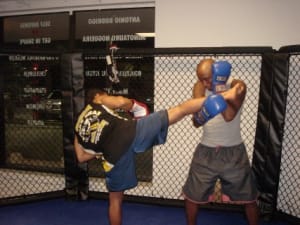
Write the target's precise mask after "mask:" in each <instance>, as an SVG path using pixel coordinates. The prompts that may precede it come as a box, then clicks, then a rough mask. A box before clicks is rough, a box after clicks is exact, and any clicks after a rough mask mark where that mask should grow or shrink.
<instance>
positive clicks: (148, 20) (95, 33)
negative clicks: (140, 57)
mask: <svg viewBox="0 0 300 225" xmlns="http://www.w3.org/2000/svg"><path fill="white" fill-rule="evenodd" d="M154 12H155V11H154V8H136V9H114V10H96V11H85V12H76V13H75V41H76V44H77V46H79V47H94V46H98V47H107V45H108V43H111V42H112V43H114V44H117V46H118V47H130V48H136V47H143V48H145V47H148V48H153V47H154Z"/></svg>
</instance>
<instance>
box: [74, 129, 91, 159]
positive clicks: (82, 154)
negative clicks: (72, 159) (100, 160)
mask: <svg viewBox="0 0 300 225" xmlns="http://www.w3.org/2000/svg"><path fill="white" fill-rule="evenodd" d="M74 148H75V153H76V157H77V160H78V162H80V163H83V162H86V161H89V160H91V159H94V158H96V155H95V154H91V153H88V152H86V151H84V150H83V147H82V146H81V145H80V144H79V143H78V139H77V136H76V135H75V138H74Z"/></svg>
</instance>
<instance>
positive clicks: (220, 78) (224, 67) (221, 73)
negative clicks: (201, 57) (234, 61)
mask: <svg viewBox="0 0 300 225" xmlns="http://www.w3.org/2000/svg"><path fill="white" fill-rule="evenodd" d="M230 73H231V64H230V63H229V62H227V61H218V62H215V63H214V64H213V65H212V91H213V93H219V92H222V91H225V90H226V82H227V80H228V78H229V76H230Z"/></svg>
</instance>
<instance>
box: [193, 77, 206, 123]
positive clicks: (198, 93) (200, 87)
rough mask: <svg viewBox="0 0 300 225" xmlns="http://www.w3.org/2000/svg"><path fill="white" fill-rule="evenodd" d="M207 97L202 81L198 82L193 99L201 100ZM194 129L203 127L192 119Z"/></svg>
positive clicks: (194, 88)
mask: <svg viewBox="0 0 300 225" xmlns="http://www.w3.org/2000/svg"><path fill="white" fill-rule="evenodd" d="M204 96H205V87H204V85H203V84H202V82H201V81H197V82H196V83H195V84H194V87H193V98H201V97H204ZM192 120H193V125H194V127H196V128H198V127H200V126H201V125H200V124H199V123H197V122H196V121H195V120H194V116H193V118H192Z"/></svg>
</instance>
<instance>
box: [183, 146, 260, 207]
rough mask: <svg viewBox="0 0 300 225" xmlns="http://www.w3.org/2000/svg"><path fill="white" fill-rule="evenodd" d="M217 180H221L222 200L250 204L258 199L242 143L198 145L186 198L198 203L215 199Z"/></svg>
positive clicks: (184, 192) (188, 180) (186, 184)
mask: <svg viewBox="0 0 300 225" xmlns="http://www.w3.org/2000/svg"><path fill="white" fill-rule="evenodd" d="M217 179H220V182H221V187H222V194H223V195H222V197H224V198H223V201H225V202H234V203H249V202H253V201H255V200H256V198H257V195H258V192H257V188H256V182H255V179H254V176H253V172H252V170H251V167H250V163H249V159H248V155H247V152H246V148H245V145H244V144H243V143H242V144H240V145H237V146H231V147H218V148H212V147H207V146H204V145H202V144H199V145H198V146H197V148H196V151H195V153H194V156H193V159H192V163H191V167H190V171H189V174H188V178H187V180H186V183H185V185H184V186H183V195H184V197H185V198H187V199H189V200H190V201H193V202H196V203H206V202H210V201H213V197H212V195H213V193H214V188H215V183H216V181H217Z"/></svg>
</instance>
